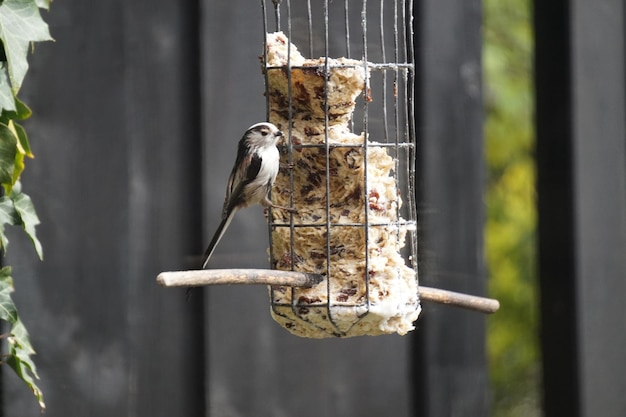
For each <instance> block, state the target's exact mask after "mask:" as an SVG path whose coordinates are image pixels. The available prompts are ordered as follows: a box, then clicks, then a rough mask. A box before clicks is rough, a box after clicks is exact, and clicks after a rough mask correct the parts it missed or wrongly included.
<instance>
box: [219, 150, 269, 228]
mask: <svg viewBox="0 0 626 417" xmlns="http://www.w3.org/2000/svg"><path fill="white" fill-rule="evenodd" d="M240 155H241V154H240ZM262 163H263V160H262V159H261V157H260V156H259V155H258V154H257V153H253V154H252V155H250V154H246V156H245V157H242V158H239V157H238V158H237V161H236V162H235V166H234V167H233V171H232V172H231V174H230V178H229V179H228V186H227V188H226V198H225V199H224V208H223V210H222V218H226V217H228V214H229V213H230V212H231V211H232V210H233V208H235V207H237V206H239V205H240V204H241V203H243V197H244V196H243V188H244V187H245V186H246V185H248V184H249V183H250V182H252V181H254V179H255V178H256V177H257V175H258V174H259V171H260V170H261V165H262Z"/></svg>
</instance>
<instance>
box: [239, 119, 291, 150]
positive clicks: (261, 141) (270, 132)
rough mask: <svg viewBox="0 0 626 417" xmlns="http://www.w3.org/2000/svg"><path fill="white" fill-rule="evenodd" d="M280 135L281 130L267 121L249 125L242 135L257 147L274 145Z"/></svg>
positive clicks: (281, 133)
mask: <svg viewBox="0 0 626 417" xmlns="http://www.w3.org/2000/svg"><path fill="white" fill-rule="evenodd" d="M282 136H283V132H281V131H280V130H279V129H278V128H277V127H276V126H274V125H273V124H271V123H267V122H263V123H257V124H255V125H252V126H250V127H249V128H248V130H247V131H246V134H245V135H244V137H245V138H246V141H248V143H249V144H250V145H252V146H258V147H266V146H275V145H276V143H277V142H278V140H279V139H280V138H281V137H282Z"/></svg>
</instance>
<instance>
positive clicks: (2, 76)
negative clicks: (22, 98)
mask: <svg viewBox="0 0 626 417" xmlns="http://www.w3.org/2000/svg"><path fill="white" fill-rule="evenodd" d="M0 49H1V48H0ZM0 60H1V59H0ZM6 67H7V63H6V62H1V63H0V110H1V111H2V112H3V113H4V111H6V110H8V111H15V110H16V107H15V97H14V96H13V91H11V83H10V82H9V76H8V75H7V70H6Z"/></svg>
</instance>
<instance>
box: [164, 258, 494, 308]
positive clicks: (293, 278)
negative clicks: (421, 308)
mask: <svg viewBox="0 0 626 417" xmlns="http://www.w3.org/2000/svg"><path fill="white" fill-rule="evenodd" d="M322 279H323V277H322V275H320V274H309V273H305V272H296V271H280V270H275V269H204V270H192V271H170V272H161V273H160V274H159V275H158V276H157V282H158V283H159V284H160V285H161V286H163V287H201V286H205V285H231V284H234V285H285V286H290V287H303V288H310V287H313V286H314V285H316V284H319V283H320V282H322ZM418 293H419V297H420V300H422V301H430V302H433V303H439V304H448V305H453V306H456V307H462V308H466V309H470V310H474V311H479V312H482V313H495V312H496V311H498V309H499V308H500V303H499V302H498V300H494V299H491V298H485V297H478V296H475V295H468V294H462V293H458V292H453V291H447V290H440V289H438V288H431V287H423V286H419V287H418Z"/></svg>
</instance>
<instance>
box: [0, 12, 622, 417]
mask: <svg viewBox="0 0 626 417" xmlns="http://www.w3.org/2000/svg"><path fill="white" fill-rule="evenodd" d="M548 3H550V4H548ZM570 3H572V4H570ZM582 3H583V2H566V1H559V2H537V5H536V11H535V14H536V23H537V50H538V57H537V58H538V59H537V81H538V83H537V85H538V93H540V94H538V114H537V121H538V135H539V138H538V139H539V144H538V162H539V166H538V169H539V179H540V182H539V188H538V191H539V197H540V207H539V209H540V215H541V216H542V219H541V221H540V232H541V236H542V237H541V241H540V244H541V251H542V252H541V272H542V274H543V275H542V278H543V280H542V283H543V284H542V300H543V302H542V307H543V313H544V319H543V324H544V330H543V336H544V338H543V341H544V355H545V358H546V363H545V365H544V369H545V376H546V377H545V392H546V410H547V413H546V416H555V417H556V416H562V415H568V416H576V415H580V416H623V415H625V412H624V410H625V409H626V405H625V401H626V400H625V398H626V397H625V396H624V395H622V393H623V389H624V387H625V386H626V383H625V378H626V369H624V367H625V366H626V365H625V363H626V361H624V346H626V331H625V328H624V326H625V324H624V323H625V321H624V320H623V317H624V314H623V311H621V309H620V300H621V297H622V294H624V293H626V288H625V286H626V279H624V278H626V266H625V262H626V261H625V259H626V237H625V236H626V226H625V224H626V186H625V181H626V174H625V167H626V162H625V158H626V150H625V147H624V146H625V141H624V116H625V112H624V95H625V88H624V10H623V6H622V5H621V3H619V2H617V1H609V0H603V1H601V2H600V3H602V7H598V8H596V7H595V6H594V7H590V6H585V5H583V4H582ZM572 5H573V11H574V12H575V13H570V12H571V11H572ZM587 9H589V10H587ZM415 12H416V13H415V32H416V61H417V64H418V67H417V74H418V77H417V95H416V109H417V134H418V141H419V149H420V151H419V152H418V154H419V160H418V164H419V167H420V168H419V169H420V178H419V183H418V189H419V204H420V207H421V208H422V210H421V214H420V229H421V242H420V244H421V246H420V252H421V254H422V259H423V262H422V265H421V275H420V277H421V282H423V283H425V284H429V285H433V286H438V287H442V288H448V289H453V290H460V291H464V292H469V293H475V294H481V293H483V292H484V276H485V266H484V263H483V256H482V243H483V242H482V229H483V221H484V209H483V202H482V193H483V182H484V178H483V173H484V167H483V158H482V154H483V151H482V122H483V113H482V100H481V90H482V87H481V69H480V63H481V60H480V43H481V37H480V25H481V6H480V1H478V0H463V1H451V0H444V1H442V0H423V1H416V3H415ZM260 13H261V10H260V5H259V4H258V3H257V2H256V1H248V0H246V1H242V0H239V1H232V0H230V1H229V0H219V1H211V2H203V3H202V4H198V3H197V2H193V1H186V2H163V1H156V2H155V1H154V0H152V1H146V0H136V1H130V2H129V1H120V0H112V1H108V2H86V1H84V0H67V1H64V2H55V3H53V5H52V10H51V12H50V13H49V14H45V18H46V20H47V21H48V22H49V23H50V25H51V31H52V34H53V36H54V37H55V39H56V42H55V43H50V44H46V45H38V46H37V48H36V54H35V55H34V57H33V59H32V66H31V70H30V72H29V74H28V77H27V79H26V83H25V88H24V91H23V92H22V94H23V99H24V100H25V101H26V102H27V103H29V104H30V105H31V106H32V107H33V110H34V112H35V115H34V117H33V119H32V120H31V121H29V122H28V123H27V126H26V127H27V130H28V131H29V133H30V136H31V141H32V146H33V149H34V152H35V154H36V156H37V158H36V159H35V160H34V161H29V163H28V167H27V170H26V174H25V176H24V179H23V182H24V188H25V191H26V192H28V193H30V195H31V196H32V197H33V200H34V202H35V204H36V206H37V209H38V212H39V215H40V217H41V220H42V225H41V226H40V227H39V229H38V233H39V236H40V238H41V240H42V242H43V244H44V249H45V261H44V262H43V263H40V262H38V261H37V259H36V257H35V255H34V253H33V251H32V250H31V248H30V247H29V242H26V241H25V239H23V238H22V237H21V236H19V235H18V234H16V235H15V236H14V237H12V239H11V246H10V247H9V258H8V260H7V262H8V263H9V264H11V265H12V266H13V267H14V276H15V281H16V287H17V292H16V295H15V298H16V302H17V303H18V307H19V308H20V311H21V312H22V316H23V319H24V321H25V322H26V324H27V326H28V328H29V330H30V331H31V334H32V341H33V344H34V346H35V348H36V349H37V351H38V354H37V356H36V361H37V365H38V367H39V371H40V375H41V378H42V379H41V387H42V389H43V391H44V393H45V396H46V402H47V405H48V411H47V413H46V415H48V416H52V417H56V416H72V417H78V416H89V417H98V416H103V417H104V416H106V417H110V416H151V417H152V416H173V415H176V416H203V415H210V416H212V417H230V416H233V417H234V416H255V417H263V416H268V417H270V416H272V417H277V416H296V415H297V416H299V417H309V416H332V415H334V416H346V417H347V416H357V415H359V416H381V415H384V416H394V417H405V416H423V417H426V416H429V417H435V416H452V415H454V416H486V415H488V414H489V413H488V409H489V401H488V383H487V370H486V366H485V349H484V347H485V346H484V344H485V342H484V339H485V326H484V320H485V319H484V317H483V316H481V315H478V314H477V313H468V312H464V311H459V310H456V309H453V308H446V307H438V306H428V305H427V306H425V309H424V313H423V318H422V319H420V321H418V323H417V327H418V328H417V330H416V331H415V332H414V333H413V334H411V335H410V336H405V337H399V336H385V337H375V338H372V337H364V338H356V339H348V340H322V341H315V340H303V339H299V338H296V337H294V336H291V335H289V334H288V333H287V332H285V331H284V330H282V329H281V328H279V327H278V325H276V324H275V323H274V322H273V321H272V320H271V318H270V316H269V305H268V298H267V293H266V290H265V289H264V288H239V287H237V288H232V287H221V288H211V289H208V290H198V291H196V293H195V294H194V296H193V297H192V299H191V301H190V302H189V303H186V302H185V296H184V290H173V289H167V290H166V289H163V288H160V287H158V286H157V285H156V283H155V277H156V275H157V273H158V272H160V271H163V270H176V269H182V268H191V267H194V266H195V263H196V262H197V257H198V255H199V254H200V253H201V251H202V250H203V249H204V248H203V245H204V244H205V243H206V241H207V238H208V237H209V236H210V234H211V233H212V231H213V229H214V227H215V226H216V224H217V220H218V217H219V215H220V209H221V204H222V198H223V192H224V184H225V182H226V179H227V175H228V173H229V170H230V167H231V164H232V159H233V158H234V149H235V141H236V140H238V138H239V135H241V132H242V129H244V128H245V127H247V126H249V125H250V124H252V123H254V122H256V121H259V120H263V119H264V118H265V100H264V98H263V96H262V91H263V79H262V77H261V75H260V67H259V62H258V60H257V56H258V55H259V54H260V51H261V42H262V26H261V23H262V21H261V16H260ZM605 20H606V21H608V22H609V23H610V24H606V23H605ZM596 43H597V44H596ZM561 47H563V48H561ZM603 48H604V49H603ZM563 74H564V75H565V77H564V78H561V77H560V75H563ZM266 246H267V227H266V226H265V224H264V222H263V217H262V214H261V211H260V209H258V208H256V209H250V210H249V211H248V212H247V213H245V215H243V214H241V215H240V216H238V217H237V220H236V221H235V222H233V224H232V226H231V229H230V230H229V231H228V234H227V235H226V236H225V238H224V239H223V241H222V243H221V245H220V250H219V253H216V255H215V257H214V261H215V266H216V267H233V266H237V267H264V266H266V264H265V262H266V261H265V259H266V257H265V255H264V251H265V248H266ZM564 341H566V342H567V343H566V344H564ZM561 376H564V377H563V378H565V379H563V378H560V377H561ZM1 381H2V407H1V408H0V414H1V415H4V416H9V417H17V416H32V415H38V414H39V411H38V407H37V405H36V402H35V401H34V399H33V398H32V397H31V395H30V393H29V392H28V391H27V389H26V388H25V387H24V386H23V385H21V384H20V383H19V382H18V381H17V380H16V378H15V377H14V376H13V375H12V374H11V373H10V372H9V371H8V370H5V369H2V380H1ZM576 398H578V399H579V401H575V399H576ZM563 404H566V405H567V407H570V408H568V409H567V412H563V413H561V412H560V411H559V406H560V405H563Z"/></svg>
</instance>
